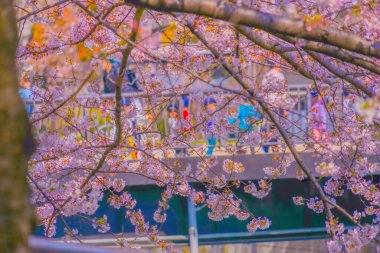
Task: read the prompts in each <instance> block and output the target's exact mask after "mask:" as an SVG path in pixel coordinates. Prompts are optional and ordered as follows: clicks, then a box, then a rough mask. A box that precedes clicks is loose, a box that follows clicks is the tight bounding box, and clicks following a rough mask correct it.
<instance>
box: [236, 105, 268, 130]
mask: <svg viewBox="0 0 380 253" xmlns="http://www.w3.org/2000/svg"><path fill="white" fill-rule="evenodd" d="M253 118H258V119H261V118H262V115H261V114H260V113H258V112H257V111H256V110H255V108H254V107H253V106H252V105H251V104H250V103H249V101H248V99H245V100H244V103H243V104H242V105H241V106H240V107H239V114H238V116H237V117H233V118H229V119H228V123H230V124H231V125H233V124H235V123H236V121H238V120H239V124H238V126H239V128H240V130H241V131H242V132H252V131H253V130H254V127H253V121H252V120H253Z"/></svg>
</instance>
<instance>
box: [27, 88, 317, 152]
mask: <svg viewBox="0 0 380 253" xmlns="http://www.w3.org/2000/svg"><path fill="white" fill-rule="evenodd" d="M289 94H290V96H293V97H297V98H298V102H297V103H296V105H295V107H294V110H293V111H291V112H289V114H288V116H287V119H286V120H287V121H289V122H296V123H297V124H293V125H291V126H290V127H289V128H288V131H289V132H290V134H291V135H292V136H293V137H292V138H293V141H294V142H295V143H299V142H302V141H303V140H305V139H307V138H308V136H309V125H308V122H309V111H310V108H311V101H310V100H311V98H310V95H309V94H308V93H307V88H306V87H305V86H297V85H295V86H292V87H290V88H289ZM185 96H187V97H189V98H190V99H189V100H190V101H189V103H188V104H187V106H186V108H187V109H188V110H189V111H190V114H192V115H195V116H196V114H197V113H198V111H199V110H200V107H202V106H203V100H202V99H204V98H206V97H215V98H218V97H219V98H220V97H221V96H234V94H232V93H226V92H216V91H210V92H199V93H188V94H181V95H178V94H174V93H162V94H160V96H157V95H154V94H146V93H143V92H133V93H124V94H122V97H123V100H126V99H129V100H130V101H131V102H132V103H135V105H137V107H141V108H138V109H139V110H140V111H142V112H144V113H141V114H140V115H137V117H136V118H132V119H131V120H130V121H131V125H132V124H133V125H135V124H136V122H139V121H140V120H141V119H142V118H144V117H145V118H146V117H147V112H149V110H152V109H148V108H147V107H148V105H151V104H152V99H154V100H155V101H160V102H163V106H162V107H161V109H160V111H159V113H158V114H157V115H156V118H155V121H156V125H155V128H161V129H155V130H158V131H159V132H161V133H162V134H164V135H166V134H167V133H168V132H169V131H170V127H169V125H168V118H169V115H168V112H167V110H166V108H165V107H167V106H168V105H169V104H170V103H175V104H177V105H178V112H179V114H180V117H181V119H182V120H183V116H182V112H183V110H184V108H185V102H184V97H185ZM202 96H203V98H202ZM93 98H94V96H93V95H81V96H78V97H76V99H77V100H80V101H83V103H84V102H86V101H91V100H92V99H93ZM100 98H101V99H102V100H103V101H108V102H109V103H111V104H112V101H113V100H114V94H103V95H101V96H100ZM194 100H196V101H197V102H195V103H194V104H193V102H192V101H194ZM200 101H202V102H200ZM25 103H26V105H27V106H29V107H32V108H33V110H34V111H38V107H39V106H40V105H42V100H41V99H36V100H26V101H25ZM55 103H56V104H57V105H58V104H59V103H60V101H55ZM200 103H201V104H200ZM150 108H151V107H150ZM110 109H112V106H111V108H110ZM231 109H234V110H235V111H238V109H239V108H238V106H236V105H235V106H230V105H228V106H226V108H224V109H223V112H221V113H225V115H226V118H227V117H228V112H229V110H231ZM71 110H73V111H74V113H76V114H77V115H79V116H78V117H89V116H90V117H93V116H94V115H95V117H97V118H98V122H99V127H98V130H100V131H102V134H104V135H112V134H113V124H112V123H110V122H109V121H108V120H106V119H105V118H106V116H107V115H106V114H107V112H105V111H107V108H92V109H89V108H85V107H78V108H71ZM32 113H33V112H32ZM108 113H110V115H111V116H112V114H111V113H112V110H109V111H108ZM143 114H145V115H143ZM48 120H49V119H47V120H46V121H48ZM158 122H160V124H161V126H159V124H158ZM266 124H267V125H266V126H265V127H263V126H264V125H265V124H263V123H262V122H261V123H260V124H257V125H256V126H255V129H254V132H256V133H258V132H265V131H269V129H270V126H269V123H266ZM181 128H182V126H181ZM196 136H197V142H196V143H195V142H194V143H193V144H195V145H198V146H199V145H201V144H204V143H207V139H206V137H205V135H204V130H202V129H197V132H196ZM135 138H140V137H135ZM217 138H218V141H217V144H216V145H215V147H216V148H224V147H226V146H227V145H230V144H231V143H235V144H236V141H237V139H238V133H237V132H235V133H230V134H228V135H227V136H217ZM236 145H237V146H247V145H246V144H244V143H243V144H236ZM260 145H261V146H262V149H263V151H264V153H267V152H269V147H270V146H274V145H277V140H275V139H272V140H269V141H268V142H264V143H261V144H260ZM248 147H249V145H248ZM175 148H178V149H186V148H187V147H185V146H178V147H177V146H176V147H175ZM250 148H251V147H250ZM272 152H273V150H272ZM183 153H186V152H183Z"/></svg>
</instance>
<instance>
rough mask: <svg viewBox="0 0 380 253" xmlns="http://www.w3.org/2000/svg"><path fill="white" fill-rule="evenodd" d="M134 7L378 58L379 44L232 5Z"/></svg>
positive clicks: (189, 1) (144, 1) (184, 0)
mask: <svg viewBox="0 0 380 253" xmlns="http://www.w3.org/2000/svg"><path fill="white" fill-rule="evenodd" d="M126 3H132V4H135V5H137V6H143V7H147V8H150V9H153V10H157V11H161V12H181V13H192V14H197V15H200V16H206V17H211V18H215V19H220V20H224V21H228V22H231V23H233V24H236V25H245V26H249V27H254V28H258V29H262V30H264V31H267V32H271V33H278V34H283V35H290V36H293V37H297V38H303V39H306V40H311V41H318V42H323V43H324V44H328V45H333V46H337V47H339V48H344V49H347V50H349V51H353V52H356V53H360V54H363V55H367V56H372V57H376V58H380V41H368V40H365V39H363V38H362V37H360V36H357V35H355V34H353V33H349V32H346V31H342V30H338V29H335V28H331V27H327V26H319V27H317V28H314V29H311V30H309V29H307V25H306V24H305V22H303V21H302V20H295V19H290V18H288V17H285V16H276V15H273V14H269V13H265V12H261V11H258V10H253V9H249V8H243V7H238V6H237V5H235V4H232V3H228V2H225V1H216V0H208V1H204V0H177V1H168V0H128V1H126Z"/></svg>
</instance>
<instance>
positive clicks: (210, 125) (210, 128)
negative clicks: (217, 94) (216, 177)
mask: <svg viewBox="0 0 380 253" xmlns="http://www.w3.org/2000/svg"><path fill="white" fill-rule="evenodd" d="M203 105H204V107H205V108H206V110H207V111H208V112H209V113H210V114H211V113H214V112H215V111H216V100H215V99H214V98H212V97H209V98H206V99H205V101H204V103H203ZM215 127H216V125H215V123H214V122H212V121H209V122H207V127H206V138H207V141H208V148H207V151H206V155H207V156H211V155H212V154H213V152H214V149H215V146H216V143H217V138H216V136H215Z"/></svg>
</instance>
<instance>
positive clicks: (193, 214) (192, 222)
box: [187, 197, 198, 253]
mask: <svg viewBox="0 0 380 253" xmlns="http://www.w3.org/2000/svg"><path fill="white" fill-rule="evenodd" d="M187 213H188V217H189V243H190V252H191V253H198V230H197V211H196V210H195V205H194V204H193V203H192V202H191V200H190V198H189V197H188V198H187Z"/></svg>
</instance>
